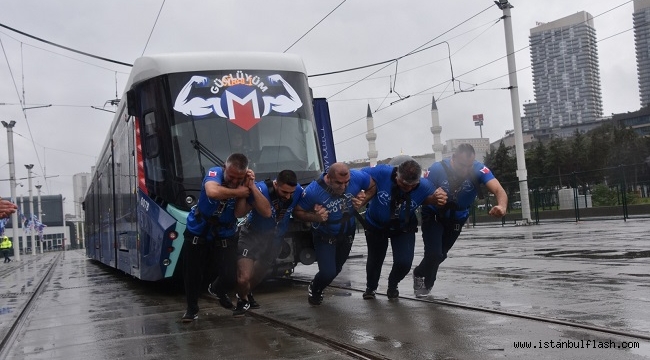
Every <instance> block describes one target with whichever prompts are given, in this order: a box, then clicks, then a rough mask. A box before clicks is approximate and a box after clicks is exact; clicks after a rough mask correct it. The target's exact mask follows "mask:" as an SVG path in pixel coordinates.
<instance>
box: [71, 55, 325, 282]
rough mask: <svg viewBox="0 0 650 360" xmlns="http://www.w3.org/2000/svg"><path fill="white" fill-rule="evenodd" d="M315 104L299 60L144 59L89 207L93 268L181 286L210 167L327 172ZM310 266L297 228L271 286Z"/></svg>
mask: <svg viewBox="0 0 650 360" xmlns="http://www.w3.org/2000/svg"><path fill="white" fill-rule="evenodd" d="M312 101H313V100H312V98H311V93H310V89H309V86H308V83H307V76H306V72H305V67H304V64H303V62H302V60H301V58H300V57H299V56H296V55H291V54H272V53H235V52H232V53H229V52H219V53H217V52H215V53H179V54H163V55H155V56H145V57H142V58H139V59H137V60H136V61H135V63H134V65H133V69H132V71H131V74H130V76H129V79H128V82H127V85H126V89H125V92H124V95H123V96H122V99H121V101H120V102H119V106H118V108H117V111H116V114H115V117H114V119H113V122H112V124H111V127H110V130H109V133H108V135H107V137H106V140H105V142H104V145H103V146H102V149H101V153H100V155H99V157H98V161H97V164H96V166H95V168H94V170H93V173H92V180H91V184H90V185H89V189H88V192H87V194H86V197H85V200H84V202H83V206H84V210H85V216H86V217H85V231H86V234H85V235H86V236H85V239H86V244H85V245H86V249H87V250H86V254H87V256H88V257H89V258H91V259H94V260H97V261H99V262H102V263H104V264H106V265H108V266H111V267H114V268H117V269H119V270H121V271H123V272H125V273H127V274H130V275H132V276H134V277H136V278H139V279H142V280H146V281H159V280H163V279H169V278H174V277H181V276H180V273H181V272H182V264H180V261H181V259H182V257H181V256H180V253H181V252H182V251H183V231H184V230H185V221H186V217H187V213H188V211H189V210H190V209H191V207H192V206H194V205H195V204H196V202H197V200H198V198H199V193H200V190H201V184H202V181H203V177H204V175H205V173H206V171H207V170H208V169H209V168H210V167H213V166H221V165H223V163H224V161H225V159H226V158H227V157H228V156H229V155H230V154H231V153H234V152H240V153H244V154H245V155H247V156H248V158H249V159H250V168H251V169H253V170H254V171H255V173H256V178H257V179H260V180H261V179H266V178H271V179H272V178H274V177H275V176H276V175H277V173H278V172H279V171H280V170H283V169H291V170H293V171H295V172H296V174H297V175H298V179H299V182H300V183H302V184H307V183H309V182H310V181H311V180H313V179H315V178H316V177H318V175H319V174H320V173H322V172H323V170H324V165H323V164H324V163H323V158H322V151H321V147H320V145H321V143H324V141H321V136H320V135H319V132H318V131H317V126H316V123H315V119H314V108H313V106H312ZM328 124H329V123H328ZM319 126H320V125H319ZM329 130H330V134H331V128H330V129H329ZM331 150H332V149H330V152H331ZM313 261H314V256H313V244H312V242H311V235H310V233H309V231H308V228H307V227H306V226H305V225H304V224H301V223H299V222H298V221H294V222H292V225H291V227H290V231H289V232H288V233H287V235H286V237H285V244H284V245H283V251H282V253H281V254H280V256H279V257H278V259H276V264H275V266H274V267H273V270H272V274H271V275H276V276H277V275H280V276H282V275H286V274H290V273H291V272H293V268H294V267H295V266H296V265H297V264H298V263H299V262H301V263H304V264H310V263H312V262H313Z"/></svg>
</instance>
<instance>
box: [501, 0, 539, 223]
mask: <svg viewBox="0 0 650 360" xmlns="http://www.w3.org/2000/svg"><path fill="white" fill-rule="evenodd" d="M494 3H495V4H496V5H497V7H499V9H501V10H502V11H503V27H504V29H505V36H506V53H507V54H508V78H509V81H510V86H509V91H510V102H511V105H512V122H513V125H514V128H515V151H516V154H517V178H519V194H520V196H521V216H522V222H523V223H524V224H529V223H531V217H530V201H529V197H528V178H527V171H526V157H525V155H524V137H523V133H522V129H521V113H520V112H519V86H518V84H517V65H516V64H515V53H514V44H513V40H512V16H511V15H510V9H511V8H512V7H513V6H512V5H510V3H508V0H499V1H495V2H494Z"/></svg>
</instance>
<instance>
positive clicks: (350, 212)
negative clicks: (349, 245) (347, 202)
mask: <svg viewBox="0 0 650 360" xmlns="http://www.w3.org/2000/svg"><path fill="white" fill-rule="evenodd" d="M316 183H318V185H320V187H321V188H323V190H325V192H327V193H328V194H329V195H330V196H331V197H334V198H339V199H346V198H345V195H337V194H334V193H332V189H331V188H330V187H329V185H327V184H326V183H325V180H324V179H323V178H322V177H320V178H318V180H316ZM352 216H354V217H355V218H357V219H358V220H359V222H360V223H361V226H363V227H364V228H365V227H366V221H365V219H363V216H361V214H359V212H358V211H357V210H356V209H355V208H354V206H352V207H350V209H349V210H348V212H346V213H344V214H343V216H341V219H339V220H329V219H327V221H325V222H326V223H328V224H331V225H335V224H341V226H340V227H339V233H338V235H343V234H344V233H346V231H344V230H347V229H346V228H347V224H348V222H349V221H350V218H351V217H352ZM343 224H345V225H346V226H343Z"/></svg>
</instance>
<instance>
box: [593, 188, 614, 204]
mask: <svg viewBox="0 0 650 360" xmlns="http://www.w3.org/2000/svg"><path fill="white" fill-rule="evenodd" d="M591 201H592V202H593V203H594V206H615V205H617V204H618V196H617V195H616V190H611V189H610V188H609V187H607V185H605V184H598V185H596V186H594V187H593V188H592V189H591Z"/></svg>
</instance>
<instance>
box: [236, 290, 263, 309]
mask: <svg viewBox="0 0 650 360" xmlns="http://www.w3.org/2000/svg"><path fill="white" fill-rule="evenodd" d="M236 296H237V302H239V299H241V298H240V297H239V294H237V295H236ZM246 297H247V298H248V303H249V304H250V305H251V309H259V308H261V307H262V306H261V305H260V304H259V303H258V302H257V301H255V298H253V293H249V294H248V296H246Z"/></svg>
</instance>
